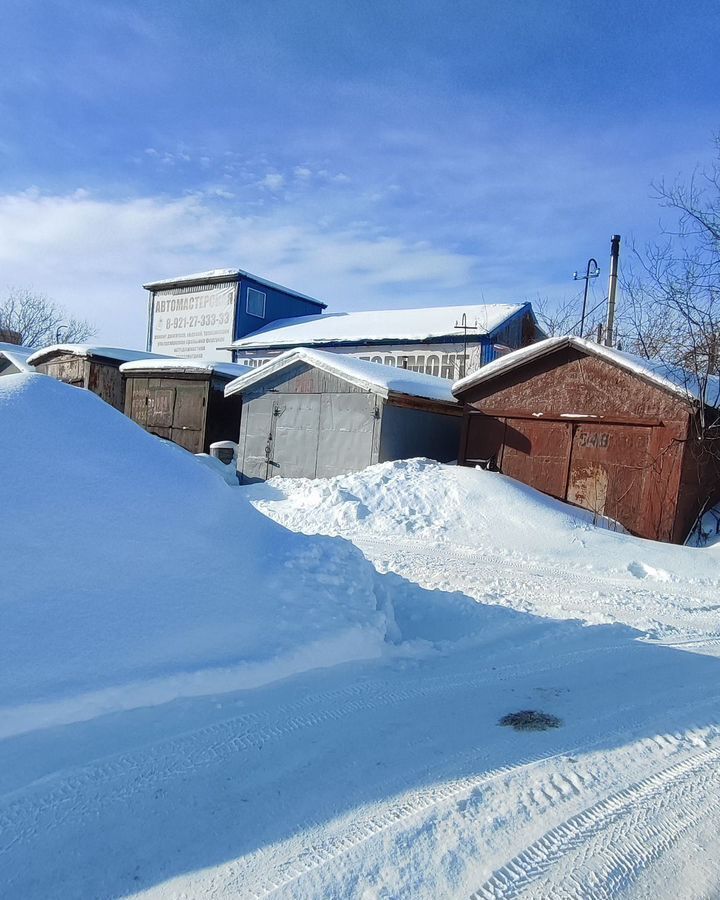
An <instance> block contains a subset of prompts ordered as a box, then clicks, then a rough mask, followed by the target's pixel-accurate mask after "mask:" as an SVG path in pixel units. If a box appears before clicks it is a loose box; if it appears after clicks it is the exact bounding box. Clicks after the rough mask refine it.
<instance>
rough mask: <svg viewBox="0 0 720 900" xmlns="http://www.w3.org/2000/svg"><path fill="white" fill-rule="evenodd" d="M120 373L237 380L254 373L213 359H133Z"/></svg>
mask: <svg viewBox="0 0 720 900" xmlns="http://www.w3.org/2000/svg"><path fill="white" fill-rule="evenodd" d="M120 371H121V372H122V373H123V374H124V375H131V374H133V373H136V372H169V373H173V372H175V373H176V374H178V375H180V374H183V375H206V374H208V373H210V372H212V373H214V374H217V375H224V376H225V377H226V378H239V377H240V376H241V375H245V374H246V373H247V372H252V371H254V370H253V369H251V368H250V366H243V365H241V364H240V363H231V362H226V361H223V360H214V359H179V358H175V357H169V358H167V359H164V358H162V357H161V358H159V359H135V360H133V361H132V362H126V363H123V364H122V365H121V366H120Z"/></svg>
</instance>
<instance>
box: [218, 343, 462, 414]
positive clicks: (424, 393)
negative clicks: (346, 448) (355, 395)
mask: <svg viewBox="0 0 720 900" xmlns="http://www.w3.org/2000/svg"><path fill="white" fill-rule="evenodd" d="M301 363H306V364H307V365H309V366H313V367H315V368H317V369H322V370H323V371H324V372H329V373H330V374H331V375H337V377H338V378H342V379H344V380H345V381H348V382H350V384H354V385H355V386H356V387H360V388H363V389H365V390H368V391H372V392H373V393H376V394H379V395H381V396H383V397H388V396H390V395H391V394H393V395H397V394H402V395H405V396H408V397H423V398H425V399H427V400H440V401H443V402H445V403H452V404H455V403H456V402H457V401H456V400H455V398H454V397H453V395H452V381H450V380H448V379H445V378H438V377H436V376H435V375H424V374H423V373H421V372H410V371H408V370H407V369H400V368H396V367H395V366H384V365H381V364H380V363H373V362H368V361H367V360H364V359H357V358H356V357H354V356H346V355H344V354H341V353H330V352H329V351H327V350H309V349H306V348H304V347H299V348H297V349H295V350H288V351H287V352H285V353H281V354H280V356H276V357H275V359H272V360H270V362H267V363H265V365H263V366H259V367H258V368H256V369H251V370H250V372H249V373H248V374H247V375H242V376H241V377H240V378H236V379H235V381H231V382H230V384H228V385H227V387H226V388H225V396H226V397H227V396H229V395H230V394H236V393H244V392H245V391H247V390H248V389H249V388H250V387H252V386H253V385H256V384H260V383H261V382H263V381H265V380H267V379H268V378H271V377H273V376H274V375H276V374H277V373H278V372H282V371H284V370H286V369H290V368H292V367H293V366H297V365H299V364H301Z"/></svg>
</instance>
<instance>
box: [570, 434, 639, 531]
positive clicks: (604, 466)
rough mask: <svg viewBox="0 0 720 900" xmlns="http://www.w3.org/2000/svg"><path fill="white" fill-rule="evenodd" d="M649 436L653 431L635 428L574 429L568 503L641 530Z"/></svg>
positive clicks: (631, 529) (630, 528)
mask: <svg viewBox="0 0 720 900" xmlns="http://www.w3.org/2000/svg"><path fill="white" fill-rule="evenodd" d="M651 436H652V429H651V428H646V427H638V426H633V425H601V424H597V425H596V424H585V423H583V424H578V425H576V426H575V434H574V436H573V449H572V459H571V463H570V478H569V480H568V493H567V499H568V501H569V502H570V503H574V504H575V505H577V506H582V507H584V508H585V509H589V510H591V511H592V512H593V513H596V514H597V515H599V516H609V517H610V518H611V519H616V520H617V521H619V522H621V523H622V524H623V525H624V526H625V528H627V529H628V530H629V531H632V532H634V533H636V534H637V533H638V532H640V531H642V530H643V524H644V496H645V485H646V480H647V478H648V477H649V476H650V474H651V469H652V458H651V456H650V453H649V447H650V439H651Z"/></svg>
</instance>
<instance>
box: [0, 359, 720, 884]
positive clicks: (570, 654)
mask: <svg viewBox="0 0 720 900" xmlns="http://www.w3.org/2000/svg"><path fill="white" fill-rule="evenodd" d="M8 380H10V379H9V378H8V379H4V380H3V381H8ZM48 383H49V379H45V378H43V377H42V376H15V381H14V386H13V387H12V388H11V389H10V388H7V387H5V385H4V383H3V385H0V391H1V392H2V393H1V396H0V428H1V429H2V434H3V435H4V436H5V435H8V434H10V433H12V434H13V435H17V437H14V438H13V440H12V441H9V440H8V439H7V438H6V437H4V440H3V446H2V453H1V454H0V468H2V472H0V476H1V477H2V483H3V500H4V501H6V502H5V506H4V508H5V510H6V518H5V527H4V533H3V539H2V544H0V546H1V547H2V550H3V553H4V559H3V565H2V572H3V575H2V584H3V592H2V601H1V603H2V606H1V607H0V609H2V614H3V648H4V655H3V658H2V668H1V669H0V679H1V681H0V689H1V691H2V694H1V696H2V705H3V707H4V708H3V710H2V714H1V715H0V722H2V723H3V724H4V726H5V733H6V735H7V736H6V737H5V739H4V740H2V741H0V895H1V896H3V897H12V898H15V897H17V898H23V900H24V898H48V897H58V898H60V897H62V898H72V897H78V898H79V897H82V898H85V897H103V898H105V897H121V896H122V897H124V896H132V897H144V898H176V897H187V898H196V897H197V898H202V897H268V896H270V897H283V898H355V897H357V898H364V900H370V898H373V900H376V898H377V900H379V898H396V897H399V898H400V897H402V898H438V897H462V898H469V897H477V898H490V897H502V898H515V897H520V896H526V897H535V898H549V897H552V898H556V897H557V898H562V897H592V898H595V897H620V896H633V897H672V898H676V897H683V898H700V897H712V896H717V895H718V891H719V890H720V874H719V873H718V867H717V863H716V860H717V858H718V850H720V839H719V838H718V833H719V832H718V825H719V824H720V810H719V809H718V802H719V798H720V791H719V790H718V789H719V788H720V765H719V763H720V692H719V691H718V689H717V687H716V686H717V685H718V674H720V657H719V656H718V653H720V624H719V623H720V617H719V615H718V614H719V613H720V592H719V590H718V587H719V584H720V565H719V564H720V555H718V548H708V549H694V548H676V547H668V546H662V545H658V544H652V543H650V542H645V541H640V540H637V539H634V538H631V537H629V536H627V535H623V534H618V533H616V532H613V531H612V530H609V529H608V528H597V527H595V526H594V525H593V524H592V522H591V521H590V520H589V519H588V517H587V516H584V515H583V514H581V513H579V512H578V511H576V510H572V509H570V508H569V507H567V506H564V505H562V504H559V503H555V502H553V501H550V500H548V499H547V498H545V497H542V496H541V495H539V494H537V493H535V492H533V491H531V490H529V489H527V488H524V487H522V486H520V485H517V484H514V483H513V482H510V481H508V480H506V479H504V478H503V477H502V476H499V475H495V474H492V473H486V472H479V471H474V470H467V469H457V468H454V467H447V466H439V465H437V464H434V463H429V462H427V461H418V460H414V461H409V462H401V463H390V464H383V465H380V466H376V467H373V468H371V469H368V470H366V471H365V472H363V473H360V474H358V475H351V476H345V477H341V478H335V479H331V480H328V481H313V482H308V481H277V482H271V483H270V484H267V485H255V486H251V487H246V488H239V487H233V486H230V485H228V484H226V483H225V482H224V480H223V478H221V477H217V475H216V473H215V472H214V471H213V470H212V469H211V468H208V467H206V466H203V465H202V464H201V463H199V462H198V461H197V460H195V459H194V458H193V457H191V456H190V455H189V454H185V453H184V452H182V451H179V450H176V449H174V448H172V447H168V446H167V445H165V444H163V443H162V442H159V441H156V440H155V439H154V438H151V437H150V436H148V435H146V434H145V433H144V432H142V431H141V430H140V429H137V428H136V427H135V426H134V425H132V423H129V422H127V420H125V419H123V417H122V416H120V415H119V414H117V413H115V412H114V411H113V410H110V409H109V407H105V406H103V405H102V404H101V403H100V401H97V400H95V398H92V399H91V398H90V397H88V395H86V394H84V393H83V392H80V391H75V390H74V389H71V388H65V387H63V386H55V385H54V383H51V386H48ZM68 392H70V393H68ZM79 398H82V399H79ZM8 423H10V425H8ZM9 427H11V428H12V432H10V431H9V430H8V428H9ZM79 433H82V435H83V436H82V437H80V436H78V434H79ZM36 445H37V447H36ZM8 479H9V480H8ZM8 498H9V499H8ZM253 506H254V507H255V509H253ZM261 513H264V515H261ZM272 519H274V520H275V522H273V521H271V520H272ZM282 526H285V527H282ZM296 531H302V532H305V535H297V534H293V532H296ZM324 535H327V536H324ZM343 538H345V540H343ZM353 545H355V546H353ZM148 548H150V550H149V551H148ZM333 663H335V664H334V665H332V664H333ZM252 673H254V675H253V674H252ZM283 676H286V677H283ZM160 687H162V689H160ZM98 695H100V700H101V702H95V701H93V703H90V702H88V697H92V696H95V700H96V701H97V700H98ZM524 709H535V710H541V711H543V712H545V713H548V714H551V715H554V716H556V717H558V718H559V719H560V720H561V725H560V727H558V728H555V729H551V730H548V731H535V732H533V731H514V730H512V729H509V728H505V727H501V726H499V725H498V721H499V719H500V718H501V717H502V716H503V715H505V714H507V713H510V712H514V711H518V710H524ZM8 722H9V723H10V727H8V726H7V724H6V723H8Z"/></svg>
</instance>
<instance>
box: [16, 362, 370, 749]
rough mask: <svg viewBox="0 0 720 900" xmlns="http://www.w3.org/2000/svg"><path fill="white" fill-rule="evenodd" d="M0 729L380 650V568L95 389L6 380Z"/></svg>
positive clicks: (28, 378)
mask: <svg viewBox="0 0 720 900" xmlns="http://www.w3.org/2000/svg"><path fill="white" fill-rule="evenodd" d="M0 434H2V435H3V448H2V454H0V483H2V485H3V504H2V510H3V513H4V519H5V521H4V528H3V538H2V544H0V548H1V550H0V553H1V555H2V563H1V565H0V572H1V573H2V574H1V576H0V577H1V578H2V591H1V592H0V615H1V617H2V642H3V652H2V667H1V668H0V722H1V723H2V727H1V728H0V734H10V733H13V732H17V731H22V730H28V729H32V728H35V727H40V726H43V725H48V724H53V723H62V722H69V721H73V720H78V719H84V718H89V717H91V716H93V715H95V714H98V713H101V712H105V711H109V710H116V709H121V708H130V707H134V706H139V705H146V704H152V703H157V702H163V701H166V700H169V699H172V698H174V697H177V696H183V695H191V694H204V693H211V692H214V691H221V690H227V689H234V688H242V687H250V686H254V685H257V684H261V683H264V682H267V681H271V680H273V679H276V678H281V677H284V676H286V675H289V674H292V673H294V672H297V671H301V670H303V669H309V668H315V667H321V666H327V665H333V664H335V663H338V662H342V661H346V660H349V659H358V658H368V657H373V656H377V655H379V654H380V653H381V652H382V649H383V641H384V638H385V633H386V626H387V620H386V617H385V615H384V613H383V612H382V611H380V610H379V609H378V600H377V597H376V594H375V589H374V580H375V579H376V577H377V576H376V575H375V572H374V570H373V569H372V567H371V566H370V565H369V564H368V563H367V562H366V561H365V560H364V559H363V557H362V555H361V554H360V553H359V551H357V550H356V549H355V548H354V547H352V546H351V545H349V544H347V543H345V542H342V541H333V540H327V539H319V538H307V537H303V536H301V535H296V534H292V533H290V532H288V531H285V530H284V529H282V528H280V527H279V526H277V525H276V524H275V523H273V522H271V521H269V520H268V519H266V518H265V517H264V516H262V515H260V514H259V513H257V512H256V511H255V510H254V509H253V508H252V506H251V505H250V504H248V503H246V502H245V501H244V500H243V499H242V498H241V497H239V496H238V492H237V491H235V490H230V489H229V488H228V487H227V486H226V485H225V484H224V483H223V481H222V480H221V479H220V478H217V477H216V475H215V474H214V473H213V472H211V471H210V470H208V469H207V468H206V467H205V466H203V465H201V464H199V463H198V461H197V460H196V459H195V458H194V457H193V456H192V455H191V454H189V453H185V452H184V451H181V450H178V449H177V448H175V447H171V446H169V445H167V444H165V443H163V442H161V441H159V440H157V439H156V438H155V437H153V436H151V435H150V434H148V433H147V432H145V431H144V430H143V429H141V428H139V427H138V426H137V425H135V424H134V423H133V422H131V421H130V420H129V419H127V418H125V417H124V416H123V415H121V414H120V413H119V412H117V411H116V410H114V409H112V408H111V407H110V406H109V405H107V404H106V403H103V402H102V401H101V400H100V399H99V398H98V397H96V396H95V395H94V394H92V393H89V392H86V391H83V390H80V389H77V388H73V387H70V386H68V385H65V384H62V383H60V382H58V381H55V380H54V379H52V378H49V377H46V376H43V375H34V374H23V375H12V376H7V377H5V378H3V379H0Z"/></svg>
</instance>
